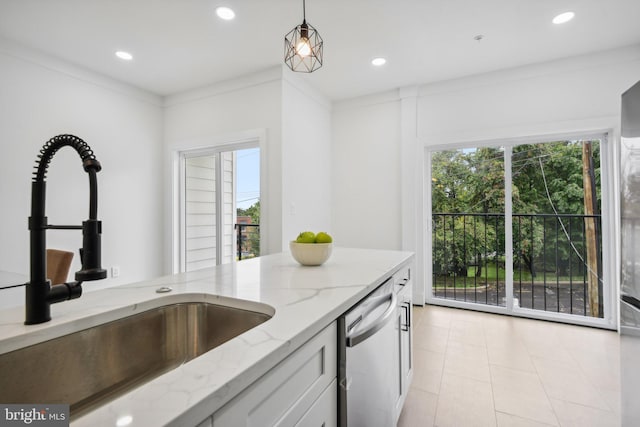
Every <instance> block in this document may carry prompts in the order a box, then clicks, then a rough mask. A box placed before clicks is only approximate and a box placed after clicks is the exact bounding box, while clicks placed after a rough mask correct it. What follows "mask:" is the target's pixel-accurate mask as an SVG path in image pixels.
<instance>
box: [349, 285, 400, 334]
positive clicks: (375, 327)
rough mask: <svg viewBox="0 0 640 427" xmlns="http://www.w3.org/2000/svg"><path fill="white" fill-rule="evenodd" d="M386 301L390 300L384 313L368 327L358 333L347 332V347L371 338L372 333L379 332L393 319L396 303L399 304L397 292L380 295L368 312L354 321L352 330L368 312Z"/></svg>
mask: <svg viewBox="0 0 640 427" xmlns="http://www.w3.org/2000/svg"><path fill="white" fill-rule="evenodd" d="M386 301H389V307H387V309H386V310H385V311H384V313H382V315H381V316H380V317H379V318H378V319H377V320H376V321H375V322H374V323H372V324H371V325H370V326H369V327H368V328H367V329H365V330H364V331H362V332H360V333H358V334H350V333H348V334H347V347H355V346H357V345H358V344H360V343H361V342H362V341H364V340H366V339H367V338H369V337H370V336H371V335H373V334H375V333H376V332H378V331H379V330H380V329H382V328H383V327H384V326H385V325H386V324H387V323H389V321H390V320H391V319H393V313H394V311H395V309H396V305H397V304H398V297H397V296H396V294H395V292H393V291H392V292H389V293H388V294H387V295H384V296H382V297H380V298H379V299H378V300H377V301H376V302H375V303H373V304H372V305H371V306H370V307H369V308H368V309H367V311H366V312H364V313H363V314H362V315H360V316H359V317H358V319H357V320H356V321H355V322H354V323H353V325H354V326H353V327H352V328H350V330H352V329H354V328H355V325H357V324H358V323H360V322H361V321H362V320H363V319H364V318H365V317H366V316H367V315H368V314H370V313H371V312H372V311H373V310H375V309H376V308H378V307H379V306H381V305H382V304H384V303H385V302H386Z"/></svg>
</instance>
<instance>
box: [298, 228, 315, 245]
mask: <svg viewBox="0 0 640 427" xmlns="http://www.w3.org/2000/svg"><path fill="white" fill-rule="evenodd" d="M315 242H316V233H314V232H313V231H303V232H302V233H300V234H298V238H297V239H296V243H315Z"/></svg>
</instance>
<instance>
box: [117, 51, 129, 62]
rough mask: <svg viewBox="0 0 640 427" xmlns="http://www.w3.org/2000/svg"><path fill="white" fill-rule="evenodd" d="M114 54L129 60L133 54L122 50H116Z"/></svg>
mask: <svg viewBox="0 0 640 427" xmlns="http://www.w3.org/2000/svg"><path fill="white" fill-rule="evenodd" d="M116 56H117V57H118V58H120V59H122V60H124V61H131V60H132V59H133V55H131V54H130V53H129V52H125V51H124V50H119V51H117V52H116Z"/></svg>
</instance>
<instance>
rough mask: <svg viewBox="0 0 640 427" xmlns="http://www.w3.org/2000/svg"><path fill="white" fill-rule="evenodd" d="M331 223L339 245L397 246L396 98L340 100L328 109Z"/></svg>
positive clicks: (399, 234) (398, 245)
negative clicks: (329, 122) (330, 123)
mask: <svg viewBox="0 0 640 427" xmlns="http://www.w3.org/2000/svg"><path fill="white" fill-rule="evenodd" d="M331 120H332V158H333V162H332V164H333V169H332V179H333V181H332V188H333V196H332V203H331V206H332V226H333V229H334V234H335V238H336V240H338V241H339V242H340V245H342V246H351V247H359V248H373V249H400V248H401V240H402V236H401V232H402V230H401V216H400V213H401V211H400V154H401V146H400V142H401V135H400V100H399V98H398V95H397V94H396V93H386V94H380V95H377V96H372V97H367V98H364V99H356V100H351V101H343V102H340V103H337V104H335V105H334V107H333V114H332V118H331Z"/></svg>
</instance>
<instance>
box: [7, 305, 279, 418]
mask: <svg viewBox="0 0 640 427" xmlns="http://www.w3.org/2000/svg"><path fill="white" fill-rule="evenodd" d="M270 318H271V316H270V315H268V314H264V313H259V312H254V311H248V310H243V309H239V308H234V307H227V306H223V305H215V304H210V303H204V302H197V303H192V302H190V303H176V304H171V305H165V306H162V307H158V308H155V309H151V310H148V311H144V312H142V313H140V314H136V315H133V316H129V317H125V318H122V319H119V320H115V321H113V322H109V323H105V324H102V325H98V326H95V327H92V328H89V329H85V330H82V331H78V332H74V333H72V334H69V335H65V336H62V337H59V338H55V339H52V340H50V341H45V342H42V343H39V344H35V345H32V346H29V347H25V348H21V349H18V350H15V351H12V352H9V353H5V354H2V355H0V372H1V373H2V374H1V375H0V402H2V403H64V404H70V406H71V407H70V411H71V416H72V417H77V416H78V415H81V414H83V413H86V412H88V411H91V410H92V409H95V408H96V407H98V406H101V405H103V404H105V403H106V402H107V401H109V400H112V399H114V398H116V397H118V396H120V395H122V394H124V393H126V392H128V391H131V390H132V389H133V388H136V387H139V386H140V385H142V384H143V383H145V382H147V381H150V380H152V379H154V378H156V377H158V376H160V375H162V374H163V373H166V372H168V371H170V370H172V369H175V368H176V367H178V366H180V365H182V364H183V363H186V362H188V361H189V360H192V359H194V358H196V357H198V356H200V355H202V354H204V353H206V352H207V351H209V350H211V349H213V348H215V347H217V346H219V345H221V344H223V343H224V342H226V341H228V340H230V339H232V338H234V337H236V336H238V335H240V334H242V333H243V332H245V331H247V330H249V329H251V328H254V327H255V326H258V325H259V324H261V323H263V322H265V321H267V320H269V319H270Z"/></svg>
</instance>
